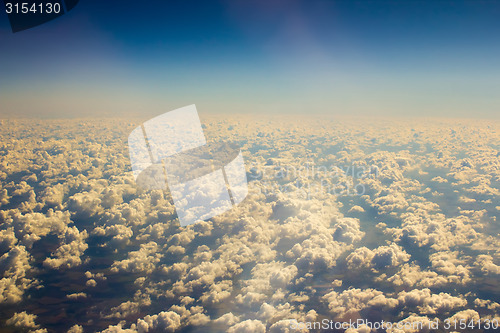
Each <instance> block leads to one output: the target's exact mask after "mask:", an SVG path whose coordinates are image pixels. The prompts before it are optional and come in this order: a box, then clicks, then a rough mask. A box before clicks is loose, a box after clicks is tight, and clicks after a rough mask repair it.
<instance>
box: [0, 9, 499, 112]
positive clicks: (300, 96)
mask: <svg viewBox="0 0 500 333" xmlns="http://www.w3.org/2000/svg"><path fill="white" fill-rule="evenodd" d="M498 17H500V3H499V2H498V1H481V2H480V3H478V2H477V1H388V0H382V1H325V0H318V1H299V0H271V1H267V0H266V1H264V0H255V1H210V2H201V1H192V0H188V1H148V2H147V3H145V4H138V3H135V2H127V1H105V2H96V1H81V2H80V3H79V4H78V7H76V8H75V9H74V10H72V11H71V12H69V13H68V14H66V15H64V17H61V18H60V19H57V20H54V21H51V22H49V23H47V24H44V25H43V26H40V27H37V28H36V29H30V30H26V31H23V32H22V33H16V34H12V33H11V31H10V27H9V26H8V20H7V15H4V14H2V15H0V42H1V44H2V51H1V53H0V60H1V61H0V72H1V73H2V75H1V76H0V100H1V105H2V107H1V110H0V112H1V113H0V115H3V116H17V117H19V116H28V117H29V116H37V117H85V116H120V115H135V116H137V115H139V116H140V115H141V114H147V115H148V116H150V115H155V114H158V113H162V112H165V111H166V110H171V109H175V108H177V107H181V106H184V105H189V104H193V103H196V104H197V105H198V107H199V108H200V109H202V110H205V112H213V113H221V112H222V113H256V112H263V113H269V112H272V113H287V114H288V113H305V112H307V113H310V112H318V113H328V114H349V115H352V114H357V115H378V116H380V115H384V116H445V117H461V118H464V117H465V118H471V117H472V118H473V117H482V118H484V117H486V118H492V117H495V118H497V117H498V114H499V113H498V107H499V105H500V102H499V97H498V96H499V95H498V90H499V88H500V79H499V78H500V66H499V62H500V46H499V43H498V32H499V31H500V21H499V20H498Z"/></svg>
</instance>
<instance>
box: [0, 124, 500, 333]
mask: <svg viewBox="0 0 500 333" xmlns="http://www.w3.org/2000/svg"><path fill="white" fill-rule="evenodd" d="M9 126H10V125H9ZM12 126H14V127H10V129H9V131H11V132H9V133H27V129H29V133H36V134H37V135H33V136H26V135H18V137H16V138H15V140H14V139H13V140H11V137H10V135H11V134H8V135H9V139H8V140H0V142H2V144H0V151H1V153H0V165H1V166H2V167H1V168H0V169H1V170H0V179H1V180H2V181H1V184H0V205H1V208H2V210H1V211H0V267H1V268H2V272H3V275H2V279H1V280H0V301H1V302H2V303H6V304H10V305H11V306H15V311H16V313H17V314H20V315H19V316H18V317H19V318H20V319H19V321H20V322H22V321H23V320H24V319H26V318H28V319H26V320H27V322H29V320H30V319H29V318H32V319H33V320H32V322H33V324H28V325H35V326H36V324H35V319H37V318H35V317H31V316H32V315H28V314H27V313H26V315H21V314H22V313H23V311H25V310H28V309H27V308H26V302H22V300H23V299H24V298H27V297H30V303H31V301H33V302H32V303H31V304H39V303H40V304H45V303H43V302H45V301H46V300H47V299H52V298H44V297H56V298H57V297H59V296H53V295H50V292H51V290H52V286H57V287H58V288H60V289H61V290H64V291H65V293H64V294H63V295H62V296H60V298H62V299H61V301H62V302H68V303H71V306H72V309H73V307H74V309H75V313H78V316H76V317H75V318H74V319H75V321H76V322H71V323H70V322H67V323H65V325H67V326H66V327H64V328H61V327H60V326H57V327H56V326H54V325H53V324H50V323H51V322H52V321H51V319H50V318H48V319H47V318H45V317H44V318H43V319H44V321H40V322H43V323H44V325H45V323H48V324H47V325H50V329H51V330H54V329H56V330H58V329H64V330H69V332H81V331H82V330H85V331H87V330H89V331H90V330H92V331H103V332H158V331H161V332H163V331H179V330H200V331H210V330H212V331H230V332H259V331H261V332H265V331H270V332H287V331H290V329H289V326H290V325H289V324H290V321H291V320H296V321H298V322H312V321H315V320H319V319H321V318H325V317H328V318H330V317H336V318H337V317H339V318H341V317H345V318H348V317H349V318H351V317H352V318H357V317H360V318H361V317H364V316H369V315H372V314H373V313H380V314H383V317H384V318H383V319H384V320H391V321H398V320H403V321H406V322H418V321H424V322H428V321H430V320H434V318H431V317H427V316H436V317H439V319H441V320H443V319H446V318H452V317H454V316H455V317H456V318H470V317H474V316H475V313H474V312H473V311H476V312H477V313H481V315H483V312H484V315H485V316H490V317H491V316H494V315H495V313H496V312H497V311H498V307H499V305H498V303H496V302H495V301H494V299H495V297H496V296H497V294H498V292H497V290H496V289H495V287H491V286H492V285H494V283H490V282H491V281H494V280H495V278H496V277H497V276H498V274H500V273H499V272H500V269H499V268H498V267H499V266H498V265H499V258H500V257H499V253H500V252H499V251H498V247H499V246H500V241H499V240H498V234H496V233H495V232H494V230H496V229H495V221H496V218H497V216H496V215H498V206H497V202H498V197H499V193H498V189H496V188H495V187H497V186H496V185H497V184H498V181H500V171H499V170H500V169H499V168H498V152H497V150H496V149H495V147H496V145H497V142H498V135H497V134H495V133H497V132H498V131H496V129H495V125H494V124H492V123H482V124H479V123H478V124H471V123H467V124H462V123H458V122H441V123H440V122H433V123H432V124H430V123H426V124H422V123H419V122H412V123H409V122H404V121H387V122H386V121H384V122H380V123H379V122H376V121H374V122H370V123H363V122H358V121H356V123H355V124H349V123H341V122H336V121H333V122H329V121H327V120H325V119H321V120H320V121H318V122H317V123H315V122H314V121H313V120H312V119H309V118H308V119H304V120H303V121H301V122H300V126H297V121H296V119H290V121H288V120H285V119H281V118H280V121H279V123H276V122H273V121H271V120H270V118H267V117H261V118H260V119H252V121H248V119H245V118H239V117H236V118H234V119H232V118H231V117H227V116H225V117H224V118H220V117H214V118H213V119H212V118H211V117H208V120H207V123H206V124H205V126H206V128H205V130H206V133H207V137H212V138H217V139H219V138H224V139H229V140H233V141H236V142H239V143H240V144H241V147H242V151H243V152H244V154H245V162H246V164H247V169H248V170H247V171H248V173H247V175H248V179H249V194H248V197H247V199H246V200H244V201H243V202H242V203H240V204H239V205H237V206H236V207H234V208H233V209H232V210H230V211H228V212H225V213H224V214H221V215H219V216H216V217H214V218H212V219H210V220H209V221H204V222H200V223H197V224H194V225H191V226H188V227H183V228H181V227H180V226H179V222H178V218H177V215H176V214H177V212H176V207H175V206H174V205H173V201H172V196H171V194H170V191H169V190H165V191H164V190H152V191H144V190H142V189H140V188H138V187H137V186H136V184H135V182H134V178H133V176H132V173H131V171H130V165H129V157H128V154H127V149H126V147H125V146H124V138H126V137H127V135H128V133H129V131H130V130H131V129H133V128H135V127H137V126H138V122H135V121H123V120H106V121H100V122H94V121H90V120H89V121H86V122H85V123H83V122H80V121H74V120H71V121H70V120H68V121H61V122H53V123H52V122H44V123H43V124H42V123H36V122H26V123H20V122H19V123H15V124H14V123H13V125H12ZM488 126H490V127H488ZM14 129H15V130H14ZM451 129H453V131H452V130H451ZM3 130H4V128H2V129H0V136H2V137H3V138H5V136H4V135H5V134H4V133H5V132H4V131H3ZM495 131H496V132H495ZM478 133H482V134H480V135H481V137H479V134H478ZM42 137H43V138H44V139H43V140H40V138H42ZM297 142H300V143H301V144H300V145H299V144H297ZM356 185H357V186H356ZM355 186H356V188H354V187H355ZM211 190H212V189H210V188H207V192H206V193H201V192H199V193H194V194H193V193H192V194H191V196H192V198H193V199H196V198H198V199H200V198H201V199H203V198H206V196H207V194H208V193H209V192H210V191H211ZM55 269H57V270H60V271H59V272H57V273H58V274H53V273H54V271H53V270H55ZM56 276H57V277H58V278H56ZM479 279H482V280H479ZM478 281H485V282H487V283H484V284H483V283H478ZM43 286H45V287H47V288H43ZM75 286H78V288H75ZM35 287H37V288H38V287H39V289H37V292H36V293H33V292H31V291H32V290H33V288H35ZM104 294H105V295H106V296H105V297H103V295H104ZM83 297H86V299H85V302H78V301H73V300H79V299H81V298H83ZM80 303H82V304H80ZM83 303H84V304H83ZM46 306H47V308H51V307H52V306H53V305H51V304H47V305H46ZM472 308H473V309H472ZM89 309H91V310H89ZM29 311H30V312H31V311H32V309H31V308H30V309H29ZM33 313H36V314H37V315H39V316H40V317H39V318H38V319H41V317H42V316H47V315H46V314H45V313H53V311H47V312H33ZM23 316H24V317H23ZM23 318H24V319H23ZM3 319H4V321H7V320H10V317H8V318H3ZM12 323H14V320H13V321H12ZM47 327H48V326H47ZM87 327H88V329H87ZM28 329H32V330H37V329H38V330H43V329H42V328H40V327H31V328H28ZM369 330H370V329H369V328H368V327H362V328H359V329H357V330H350V331H349V332H355V331H357V332H369ZM302 331H304V332H306V331H307V329H304V330H302ZM391 332H392V333H396V332H397V333H402V330H399V331H398V330H397V329H391V330H389V331H388V333H391ZM404 332H411V330H404ZM415 332H417V331H415Z"/></svg>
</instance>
